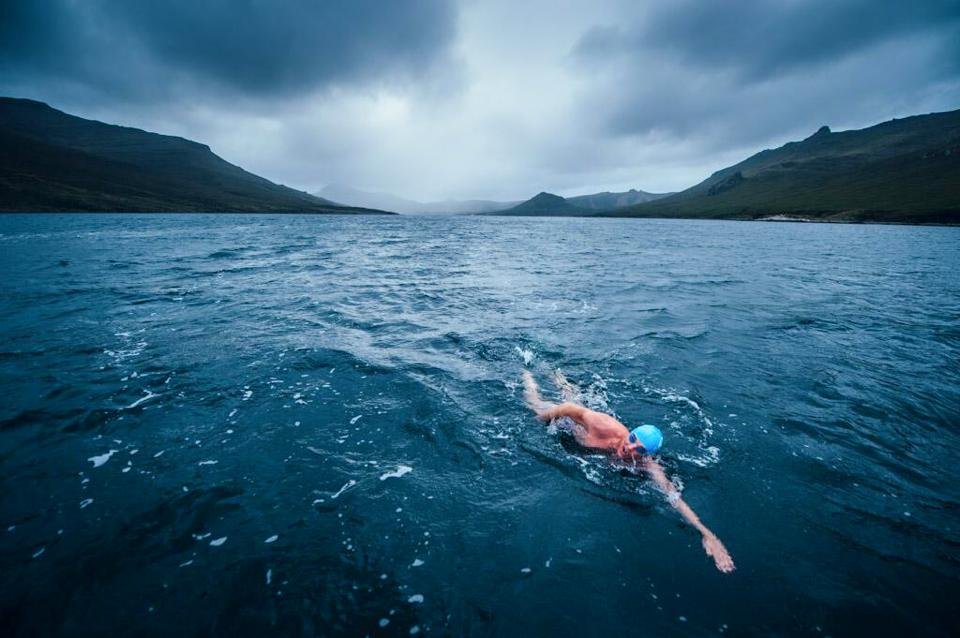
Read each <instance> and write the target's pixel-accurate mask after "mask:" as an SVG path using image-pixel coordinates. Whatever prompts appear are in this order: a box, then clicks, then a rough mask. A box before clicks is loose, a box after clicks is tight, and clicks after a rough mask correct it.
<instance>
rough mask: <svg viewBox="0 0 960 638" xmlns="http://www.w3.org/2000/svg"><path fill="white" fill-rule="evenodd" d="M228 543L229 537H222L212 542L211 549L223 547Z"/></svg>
mask: <svg viewBox="0 0 960 638" xmlns="http://www.w3.org/2000/svg"><path fill="white" fill-rule="evenodd" d="M226 542H227V537H226V536H221V537H220V538H215V539H213V540H212V541H210V546H211V547H220V546H221V545H223V544H224V543H226Z"/></svg>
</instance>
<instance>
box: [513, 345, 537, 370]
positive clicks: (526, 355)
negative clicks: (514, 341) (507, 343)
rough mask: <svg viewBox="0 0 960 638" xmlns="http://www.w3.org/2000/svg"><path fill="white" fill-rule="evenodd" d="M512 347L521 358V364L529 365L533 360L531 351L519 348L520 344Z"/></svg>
mask: <svg viewBox="0 0 960 638" xmlns="http://www.w3.org/2000/svg"><path fill="white" fill-rule="evenodd" d="M514 349H515V350H516V351H517V354H519V355H520V357H521V358H522V359H523V365H527V366H528V365H530V364H531V363H532V362H533V351H532V350H527V349H525V348H521V347H520V346H514Z"/></svg>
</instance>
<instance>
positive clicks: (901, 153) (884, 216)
mask: <svg viewBox="0 0 960 638" xmlns="http://www.w3.org/2000/svg"><path fill="white" fill-rule="evenodd" d="M600 215H601V216H605V217H686V218H717V219H765V218H776V219H789V218H798V219H808V220H812V221H869V222H903V223H937V224H941V223H951V224H954V223H960V110H956V111H947V112H943V113H930V114H925V115H913V116H910V117H906V118H898V119H893V120H888V121H886V122H881V123H879V124H875V125H873V126H869V127H865V128H862V129H851V130H847V131H832V130H831V129H830V128H829V127H828V126H822V127H820V128H819V129H818V130H817V131H816V132H815V133H813V134H812V135H810V136H809V137H807V138H805V139H803V140H800V141H794V142H788V143H786V144H784V145H783V146H780V147H778V148H775V149H765V150H763V151H760V152H758V153H755V154H754V155H751V156H750V157H748V158H746V159H744V160H742V161H741V162H738V163H736V164H733V165H732V166H728V167H726V168H723V169H721V170H719V171H716V172H715V173H713V174H712V175H710V176H709V177H708V178H707V179H705V180H703V181H702V182H700V183H698V184H695V185H694V186H691V187H690V188H688V189H686V190H684V191H681V192H679V193H676V194H674V195H671V196H669V197H665V198H663V199H660V200H656V201H653V202H646V203H642V204H638V205H636V206H632V207H628V208H624V209H619V210H615V211H608V212H605V213H601V214H600Z"/></svg>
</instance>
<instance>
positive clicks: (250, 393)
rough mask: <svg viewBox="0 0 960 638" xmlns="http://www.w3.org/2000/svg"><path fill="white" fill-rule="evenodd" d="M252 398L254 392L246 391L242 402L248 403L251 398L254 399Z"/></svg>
mask: <svg viewBox="0 0 960 638" xmlns="http://www.w3.org/2000/svg"><path fill="white" fill-rule="evenodd" d="M252 396H253V390H244V391H243V399H241V400H242V401H246V400H247V399H249V398H250V397H252Z"/></svg>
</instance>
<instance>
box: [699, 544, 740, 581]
mask: <svg viewBox="0 0 960 638" xmlns="http://www.w3.org/2000/svg"><path fill="white" fill-rule="evenodd" d="M703 549H704V550H706V552H707V556H710V557H711V558H713V562H714V563H716V564H717V569H719V570H720V571H722V572H723V573H724V574H729V573H730V572H732V571H733V570H734V569H736V565H734V564H733V559H732V558H731V557H730V552H728V551H727V548H726V547H724V546H723V543H721V542H720V539H719V538H717V537H716V536H714V535H713V534H704V535H703Z"/></svg>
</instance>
